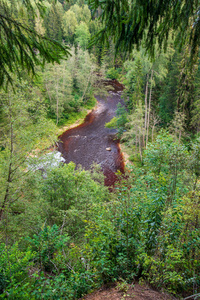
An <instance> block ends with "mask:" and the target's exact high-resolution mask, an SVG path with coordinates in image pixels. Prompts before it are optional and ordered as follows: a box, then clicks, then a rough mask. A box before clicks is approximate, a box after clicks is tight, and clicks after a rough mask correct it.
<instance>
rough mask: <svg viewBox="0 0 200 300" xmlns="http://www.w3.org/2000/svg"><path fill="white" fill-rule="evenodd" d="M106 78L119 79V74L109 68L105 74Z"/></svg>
mask: <svg viewBox="0 0 200 300" xmlns="http://www.w3.org/2000/svg"><path fill="white" fill-rule="evenodd" d="M106 78H109V79H119V72H118V70H117V69H115V68H110V69H108V70H107V72H106Z"/></svg>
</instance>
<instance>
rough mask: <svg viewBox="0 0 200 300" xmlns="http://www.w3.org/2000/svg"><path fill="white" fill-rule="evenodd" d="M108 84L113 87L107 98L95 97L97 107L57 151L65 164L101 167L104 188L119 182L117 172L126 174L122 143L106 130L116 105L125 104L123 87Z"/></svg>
mask: <svg viewBox="0 0 200 300" xmlns="http://www.w3.org/2000/svg"><path fill="white" fill-rule="evenodd" d="M108 84H109V85H111V86H112V90H111V89H110V91H109V92H108V96H107V97H106V98H103V97H100V96H95V97H96V99H97V101H98V105H97V107H96V108H95V109H94V110H93V111H92V112H91V113H89V114H88V115H87V116H86V118H85V120H84V123H83V124H81V125H79V126H77V127H75V128H71V129H69V130H67V131H66V132H64V133H63V134H62V135H61V136H60V137H59V140H60V142H59V145H58V150H59V151H60V152H61V153H62V155H63V157H64V159H65V162H66V163H69V162H70V161H73V162H74V163H75V164H76V165H82V167H83V168H84V169H86V170H88V169H90V167H91V165H92V164H93V163H97V164H99V165H100V166H101V168H102V170H103V173H104V175H105V185H107V186H112V185H113V184H114V182H115V181H116V179H117V176H116V175H115V173H116V172H117V171H118V170H119V171H121V172H122V173H123V172H124V162H123V155H122V153H121V151H120V148H119V141H118V140H116V130H115V129H109V128H105V123H107V122H109V121H110V120H111V119H112V118H113V117H114V116H115V115H116V109H117V104H118V103H119V102H120V103H122V104H123V100H122V99H121V92H122V90H123V86H122V85H121V84H119V82H117V81H115V80H112V81H107V82H106V85H108ZM108 149H109V150H108Z"/></svg>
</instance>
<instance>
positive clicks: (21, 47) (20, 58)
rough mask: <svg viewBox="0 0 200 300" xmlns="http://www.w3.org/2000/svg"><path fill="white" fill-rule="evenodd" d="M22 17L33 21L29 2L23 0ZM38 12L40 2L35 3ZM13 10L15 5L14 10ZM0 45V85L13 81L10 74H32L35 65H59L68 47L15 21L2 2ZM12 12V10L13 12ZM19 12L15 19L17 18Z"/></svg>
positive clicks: (6, 5) (40, 5) (41, 2)
mask: <svg viewBox="0 0 200 300" xmlns="http://www.w3.org/2000/svg"><path fill="white" fill-rule="evenodd" d="M24 4H25V13H26V15H27V14H28V13H30V15H32V18H33V19H34V18H35V8H34V5H33V3H32V2H31V1H29V0H26V1H24ZM35 5H36V7H37V8H39V10H40V12H44V4H43V1H40V3H38V2H35ZM15 8H16V9H17V6H16V7H15ZM0 10H1V15H0V20H1V31H0V32H1V44H0V51H1V55H0V57H1V58H0V59H1V60H0V64H1V71H0V86H1V87H2V86H5V85H7V84H8V83H12V82H13V74H17V75H18V77H19V78H20V72H21V68H22V69H25V70H27V71H28V72H29V73H32V74H35V66H36V65H41V66H43V65H44V63H45V62H58V63H59V62H60V60H61V59H62V58H64V57H66V56H68V55H69V51H68V50H69V48H68V47H66V46H64V45H61V44H60V43H58V42H56V41H55V40H51V39H50V38H47V37H44V36H43V35H41V34H39V33H37V32H36V31H35V30H34V29H33V28H31V26H29V25H28V24H24V22H21V21H19V20H18V19H17V18H16V17H15V16H14V15H13V13H12V9H11V6H10V5H9V4H8V3H7V2H6V1H1V3H0ZM15 13H16V11H15ZM18 14H19V11H17V16H18V17H19V15H18Z"/></svg>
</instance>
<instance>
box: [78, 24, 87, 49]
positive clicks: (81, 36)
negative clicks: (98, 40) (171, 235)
mask: <svg viewBox="0 0 200 300" xmlns="http://www.w3.org/2000/svg"><path fill="white" fill-rule="evenodd" d="M75 36H76V39H75V41H76V42H77V44H78V45H79V46H80V47H81V48H82V49H84V50H86V48H87V46H88V41H89V39H90V32H89V29H88V27H87V25H86V24H85V23H84V22H81V23H80V25H78V26H77V27H76V30H75Z"/></svg>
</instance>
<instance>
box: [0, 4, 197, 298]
mask: <svg viewBox="0 0 200 300" xmlns="http://www.w3.org/2000/svg"><path fill="white" fill-rule="evenodd" d="M143 2H144V1H141V0H132V1H127V0H126V1H125V0H123V1H118V0H115V1H109V0H106V1H103V2H102V1H98V0H92V1H91V0H90V1H84V0H69V1H65V0H58V1H54V0H44V1H29V0H26V1H22V0H7V1H4V0H0V38H1V39H0V178H1V184H0V299H20V300H22V299H68V300H70V299H78V298H80V297H82V296H83V295H85V294H87V293H89V292H90V291H92V290H94V289H95V288H98V287H100V286H102V285H103V284H106V283H110V282H117V281H118V280H122V281H123V282H126V283H129V282H133V281H134V280H140V281H143V280H144V281H147V282H148V283H149V284H150V285H151V286H152V287H154V288H157V289H158V290H162V291H168V292H169V293H172V294H173V295H175V296H176V297H177V298H178V297H186V296H190V295H192V294H198V293H200V98H199V96H200V65H199V37H200V34H199V22H200V21H199V4H200V3H199V1H191V3H190V4H188V5H187V3H188V1H182V2H181V1H161V0H160V1H146V3H143ZM174 2H176V3H174ZM181 3H182V4H181ZM175 4H176V5H175ZM179 4H180V5H179ZM142 5H143V6H142ZM147 12H148V13H147ZM186 17H187V18H186ZM105 79H108V80H109V79H116V80H118V81H119V82H121V83H122V84H123V85H124V90H123V93H122V98H123V99H124V102H125V106H121V105H118V109H117V113H116V117H115V118H113V119H112V120H111V121H110V122H109V123H107V124H106V125H105V126H107V127H109V128H116V129H117V132H118V133H117V135H118V137H119V138H120V140H121V144H122V147H123V149H125V150H124V151H125V152H126V153H127V154H128V155H129V163H128V164H127V166H126V171H125V174H120V172H118V173H117V176H118V181H117V182H116V183H115V186H114V188H113V189H112V191H111V190H109V189H108V187H106V186H104V175H103V174H102V172H101V170H100V168H99V166H98V165H93V167H92V168H91V170H89V171H86V170H84V169H83V168H81V167H79V168H76V166H75V164H74V163H72V162H71V163H69V164H62V163H60V164H59V165H55V166H54V165H52V166H51V167H47V168H46V170H45V174H44V173H43V172H41V171H40V170H38V168H37V165H38V161H42V162H43V163H45V160H46V159H47V155H46V153H48V148H49V147H50V146H52V145H54V144H56V142H57V141H58V136H57V135H58V132H59V130H60V128H62V127H63V126H65V125H67V124H71V123H73V122H75V121H76V120H77V119H79V118H81V117H84V116H85V115H86V113H87V110H88V109H90V108H92V107H94V106H95V104H96V100H95V97H94V96H95V95H100V94H101V93H102V94H104V95H106V93H107V92H106V89H105V87H104V86H103V84H102V83H101V82H102V81H103V80H105ZM48 159H49V158H48Z"/></svg>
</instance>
